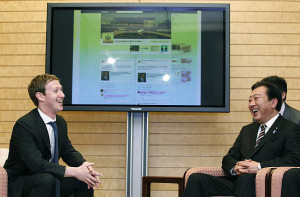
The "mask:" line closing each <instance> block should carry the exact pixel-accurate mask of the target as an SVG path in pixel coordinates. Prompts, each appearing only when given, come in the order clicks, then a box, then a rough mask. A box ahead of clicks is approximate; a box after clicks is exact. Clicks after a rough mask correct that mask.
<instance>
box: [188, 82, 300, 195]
mask: <svg viewBox="0 0 300 197" xmlns="http://www.w3.org/2000/svg"><path fill="white" fill-rule="evenodd" d="M251 89H252V93H251V95H250V97H249V104H248V108H249V110H250V113H251V114H252V116H253V118H254V120H255V122H253V123H251V124H249V125H246V126H244V127H243V128H242V129H241V131H240V134H239V135H238V137H237V139H236V140H235V142H234V144H233V146H232V147H231V148H230V149H229V151H228V153H227V155H225V156H224V157H223V161H222V168H223V169H224V171H225V172H226V174H227V175H228V176H226V177H214V176H210V175H206V174H202V173H194V174H192V175H191V176H190V178H189V180H188V182H187V186H186V189H185V192H184V197H208V196H220V195H229V196H230V195H234V196H236V197H255V176H256V173H257V172H258V170H260V169H261V168H264V167H270V166H275V167H276V166H300V127H299V126H298V125H296V124H295V123H293V122H291V121H289V120H286V119H285V118H283V117H282V116H281V115H280V114H279V110H280V107H281V103H282V97H281V93H280V91H279V90H278V88H277V87H276V86H274V85H273V84H271V83H268V82H258V83H256V84H254V85H253V86H252V88H251Z"/></svg>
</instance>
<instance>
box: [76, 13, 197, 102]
mask: <svg viewBox="0 0 300 197" xmlns="http://www.w3.org/2000/svg"><path fill="white" fill-rule="evenodd" d="M72 90H73V91H72V103H73V104H91V105H93V104H108V105H110V104H114V105H115V104H116V105H118V104H120V105H198V106H199V105H201V11H164V10H158V11H153V10H152V11H137V10H132V11H131V10H123V11H122V10H120V11H109V10H107V11H105V10H101V11H94V12H93V11H91V10H89V11H82V10H75V11H74V37H73V79H72Z"/></svg>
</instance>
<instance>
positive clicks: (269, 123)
mask: <svg viewBox="0 0 300 197" xmlns="http://www.w3.org/2000/svg"><path fill="white" fill-rule="evenodd" d="M278 116H279V113H278V114H276V115H275V116H274V117H273V118H271V119H270V120H269V121H268V122H266V123H265V124H264V125H266V126H267V128H268V129H269V128H271V126H272V125H273V124H274V122H275V120H276V119H277V118H278Z"/></svg>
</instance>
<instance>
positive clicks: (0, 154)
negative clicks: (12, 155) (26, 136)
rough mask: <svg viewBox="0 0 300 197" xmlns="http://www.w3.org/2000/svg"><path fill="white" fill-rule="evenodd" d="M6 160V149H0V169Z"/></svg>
mask: <svg viewBox="0 0 300 197" xmlns="http://www.w3.org/2000/svg"><path fill="white" fill-rule="evenodd" d="M7 158H8V149H7V148H0V166H1V167H3V165H4V163H5V161H6V159H7Z"/></svg>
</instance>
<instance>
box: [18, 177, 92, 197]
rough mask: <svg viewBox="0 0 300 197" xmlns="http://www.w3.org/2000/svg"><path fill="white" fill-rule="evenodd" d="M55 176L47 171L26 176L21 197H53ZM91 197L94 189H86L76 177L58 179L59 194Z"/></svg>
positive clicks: (64, 196)
mask: <svg viewBox="0 0 300 197" xmlns="http://www.w3.org/2000/svg"><path fill="white" fill-rule="evenodd" d="M55 179H56V178H55V177H54V176H53V175H52V174H49V173H39V174H34V175H30V176H28V177H26V179H25V182H24V187H23V192H22V197H41V196H43V197H53V196H54V192H55ZM70 194H74V197H93V196H94V190H93V189H88V187H87V185H86V184H85V183H84V182H81V181H79V180H78V179H76V178H64V179H63V180H62V181H60V196H61V197H67V196H69V195H70Z"/></svg>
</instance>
